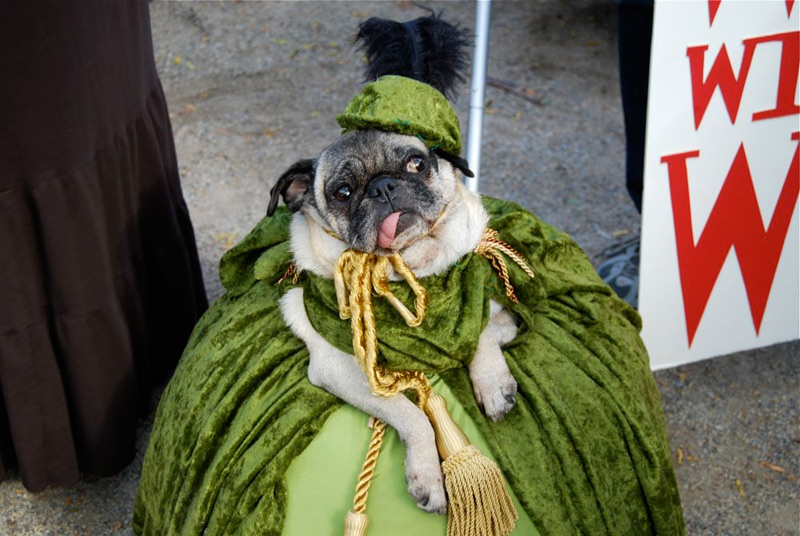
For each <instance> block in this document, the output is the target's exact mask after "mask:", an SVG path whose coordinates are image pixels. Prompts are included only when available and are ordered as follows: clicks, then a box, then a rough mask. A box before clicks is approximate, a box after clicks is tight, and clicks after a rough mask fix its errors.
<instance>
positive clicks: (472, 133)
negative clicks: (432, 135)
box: [467, 0, 492, 192]
mask: <svg viewBox="0 0 800 536" xmlns="http://www.w3.org/2000/svg"><path fill="white" fill-rule="evenodd" d="M476 7H477V9H476V12H475V51H474V54H473V56H472V84H471V89H470V95H469V131H468V132H467V162H469V168H470V169H471V170H472V171H473V173H475V176H474V177H472V178H470V177H467V188H469V189H470V190H472V191H473V192H477V191H478V180H479V179H480V174H481V132H482V130H483V103H484V101H485V100H486V99H485V93H486V60H487V59H488V56H489V19H490V18H491V12H492V0H477V6H476Z"/></svg>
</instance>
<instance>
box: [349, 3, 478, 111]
mask: <svg viewBox="0 0 800 536" xmlns="http://www.w3.org/2000/svg"><path fill="white" fill-rule="evenodd" d="M356 40H357V42H358V44H359V46H360V48H361V49H362V50H364V52H366V54H367V60H368V62H369V64H368V66H367V80H368V81H371V80H377V79H378V78H380V77H381V76H385V75H389V74H394V75H399V76H405V77H408V78H413V79H415V80H418V81H420V82H424V83H426V84H429V85H431V86H433V87H435V88H436V89H438V90H439V91H441V92H442V93H443V94H444V95H445V97H447V98H452V97H453V96H454V94H455V89H456V87H457V86H458V84H459V83H460V82H464V81H465V80H466V78H465V76H464V72H465V71H466V68H467V65H468V64H469V57H468V56H467V53H466V51H465V50H464V49H465V48H466V47H467V46H468V45H469V44H470V39H469V34H468V32H467V30H465V29H462V28H459V27H458V26H454V25H452V24H450V23H448V22H445V21H444V20H442V19H440V18H439V17H438V16H437V15H436V14H435V13H432V14H431V15H429V16H427V17H421V18H418V19H416V20H413V21H410V22H406V23H400V22H395V21H392V20H387V19H381V18H378V17H372V18H371V19H368V20H366V21H364V22H362V23H361V26H359V30H358V35H357V36H356Z"/></svg>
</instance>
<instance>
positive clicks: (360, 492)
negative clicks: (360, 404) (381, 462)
mask: <svg viewBox="0 0 800 536" xmlns="http://www.w3.org/2000/svg"><path fill="white" fill-rule="evenodd" d="M372 421H373V424H372V439H371V440H370V442H369V448H368V449H367V456H366V459H365V460H364V465H363V466H362V467H361V473H360V474H359V475H358V482H357V483H356V496H355V498H354V499H353V511H354V512H358V513H360V514H363V513H364V511H366V509H367V495H369V485H370V484H371V483H372V475H374V474H375V465H376V464H377V463H378V454H380V451H381V443H382V442H383V435H384V434H385V433H386V423H385V422H383V421H381V420H378V419H372Z"/></svg>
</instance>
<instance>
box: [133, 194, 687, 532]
mask: <svg viewBox="0 0 800 536" xmlns="http://www.w3.org/2000/svg"><path fill="white" fill-rule="evenodd" d="M484 205H485V206H486V208H487V209H488V210H489V212H490V214H491V216H492V219H491V221H490V224H489V226H490V227H491V228H493V229H495V230H497V231H498V232H499V233H500V237H501V238H502V239H503V240H504V241H506V242H507V243H509V244H510V245H511V246H513V247H514V248H516V249H517V250H518V251H520V252H522V253H523V254H524V255H525V256H526V257H527V258H528V259H529V260H530V263H531V266H532V267H533V270H534V272H535V273H536V278H535V279H533V280H530V279H528V278H527V276H526V275H525V274H524V273H523V272H522V271H521V270H520V269H519V268H517V267H516V266H515V265H513V263H511V262H509V267H510V268H509V269H510V271H511V279H512V282H513V284H514V287H515V290H516V293H517V296H518V297H519V299H520V303H521V305H514V304H512V303H510V302H509V301H508V300H507V299H506V298H505V294H504V292H503V290H502V285H501V283H500V281H499V279H498V277H497V276H496V274H495V273H494V272H493V271H492V268H491V265H490V263H489V261H487V260H486V259H484V258H483V257H480V256H478V255H475V254H470V255H467V256H466V257H464V258H463V259H462V260H461V261H459V262H458V263H456V264H455V265H454V266H453V267H452V268H451V269H449V270H448V271H447V273H445V274H443V275H439V276H432V277H427V278H423V279H422V280H421V282H422V284H423V285H424V286H425V287H426V289H427V290H428V292H429V294H430V303H429V308H428V312H427V315H426V319H425V322H424V323H423V325H422V326H420V327H419V328H409V327H407V326H406V325H405V324H404V323H403V322H402V321H401V319H400V318H399V316H398V315H397V313H396V312H395V311H394V309H392V308H391V307H390V306H389V305H388V304H386V303H384V302H383V300H381V299H379V298H375V299H374V300H373V303H374V306H375V312H376V321H377V325H378V338H379V346H380V353H381V356H382V359H383V361H384V364H385V365H387V366H389V367H392V368H399V369H421V370H424V371H425V372H427V373H436V374H438V376H439V377H440V378H441V379H442V380H443V381H444V382H445V383H446V384H447V386H448V387H449V388H450V390H451V391H452V392H453V393H454V394H455V396H456V397H457V398H458V401H459V402H460V404H461V406H463V408H464V410H465V411H466V412H467V413H468V414H469V416H470V417H471V418H472V419H473V420H474V421H475V423H476V424H477V426H478V428H479V429H480V432H481V433H482V434H483V436H484V437H485V439H486V441H487V443H488V444H489V445H490V448H491V450H492V455H493V456H494V458H495V459H496V460H497V461H498V463H499V465H500V467H501V468H502V469H503V472H504V474H505V476H506V479H507V481H508V483H509V485H510V486H511V488H512V489H513V492H514V494H515V495H516V497H517V499H519V501H520V503H521V505H522V507H523V508H524V510H525V513H526V514H527V516H528V517H529V518H530V519H531V520H532V521H533V523H534V524H535V525H536V527H537V529H538V530H539V532H540V533H541V534H548V535H549V534H555V535H572V534H591V535H601V534H609V535H620V534H683V533H684V528H683V516H682V512H681V507H680V501H679V497H678V490H677V486H676V483H675V478H674V473H673V469H672V464H671V456H670V450H669V445H668V442H667V436H666V430H665V424H664V418H663V413H662V408H661V401H660V398H659V394H658V391H657V389H656V386H655V382H654V380H653V377H652V374H651V372H650V369H649V362H648V357H647V353H646V351H645V349H644V347H643V345H642V342H641V340H640V338H639V335H638V331H639V328H640V319H639V316H638V315H637V313H636V312H635V311H634V310H633V309H631V308H630V307H628V305H627V304H626V303H625V302H623V301H622V300H620V299H619V298H617V297H616V296H615V295H614V293H613V291H611V290H610V289H609V288H608V287H607V286H606V285H605V284H604V283H603V282H602V281H601V280H600V279H599V278H598V276H597V275H596V273H595V271H594V269H593V267H592V265H591V263H590V262H589V260H588V259H587V258H586V256H585V255H584V254H583V252H582V251H581V250H580V249H579V248H578V246H577V245H576V244H575V243H574V242H573V241H572V240H570V238H569V237H568V236H567V235H565V234H563V233H561V232H558V231H556V230H554V229H553V228H551V227H549V226H548V225H546V224H544V223H543V222H541V221H540V220H538V219H537V218H536V217H535V216H533V215H532V214H530V213H529V212H527V211H525V210H524V209H522V208H520V207H519V206H517V205H514V204H512V203H506V202H502V201H499V200H494V199H489V198H484ZM290 218H291V215H290V214H289V213H288V211H286V210H280V211H278V213H276V214H275V215H274V216H273V217H272V218H266V219H264V220H262V221H261V222H260V223H259V224H258V226H257V227H256V228H255V229H254V230H253V231H252V232H251V233H250V234H249V235H248V236H247V237H246V238H245V239H244V240H243V241H242V242H241V243H240V244H239V245H237V246H236V247H235V248H234V249H232V250H231V251H229V252H228V253H227V254H226V255H225V256H224V258H223V259H222V262H221V265H220V276H221V279H222V282H223V284H224V285H225V287H226V288H227V290H228V292H227V294H226V295H225V296H223V297H222V298H220V299H219V300H218V301H217V302H216V304H214V306H213V307H212V308H211V309H210V310H209V311H208V312H207V313H206V314H205V315H204V316H203V318H202V319H201V320H200V322H199V323H198V325H197V327H196V328H195V331H194V333H193V334H192V337H191V339H190V341H189V343H188V346H187V348H186V351H185V353H184V355H183V357H182V360H181V363H180V365H179V367H178V370H177V371H176V373H175V376H174V378H173V379H172V381H171V383H170V384H169V386H168V387H167V389H166V391H165V392H164V396H163V398H162V401H161V403H160V405H159V408H158V412H157V414H156V421H155V424H154V427H153V433H152V436H151V439H150V445H149V447H148V450H147V453H146V456H145V460H144V466H143V469H142V477H141V483H140V488H139V493H138V497H137V503H136V508H135V513H134V529H135V530H136V531H137V533H139V534H143V535H151V534H152V535H154V534H159V535H160V534H191V535H194V534H234V533H235V534H280V532H281V529H282V526H283V522H284V510H285V505H286V501H287V497H286V482H285V478H284V477H285V473H286V470H287V468H288V466H289V465H290V463H291V461H292V460H293V459H294V458H295V457H296V456H298V454H300V453H301V452H302V451H303V450H304V449H305V448H306V447H307V446H308V445H309V443H310V442H311V441H312V440H313V439H314V437H315V435H316V434H317V432H318V431H319V430H320V428H321V427H322V426H323V424H324V423H325V421H326V419H327V418H328V417H329V416H330V415H331V414H332V413H333V412H334V411H336V410H337V408H339V406H340V405H341V404H342V402H341V401H339V400H338V399H336V398H335V397H333V396H332V395H330V394H328V393H326V392H324V391H322V390H320V389H318V388H316V387H314V386H312V385H311V384H310V383H309V382H308V380H307V377H306V373H307V365H308V352H307V350H306V349H305V347H304V345H303V343H302V342H301V341H299V340H298V339H297V338H295V337H294V336H293V335H292V334H291V332H290V331H289V330H288V329H287V328H286V326H285V325H284V322H283V319H282V317H281V313H280V309H279V307H278V299H279V297H280V296H281V295H282V294H283V293H284V292H285V291H286V290H287V289H288V288H291V286H292V284H291V283H290V282H288V281H284V282H282V283H279V282H278V281H279V279H280V278H281V276H282V275H283V274H284V273H285V272H286V270H287V268H288V267H289V264H290V262H291V254H290V251H289V244H288V229H289V221H290ZM298 285H301V286H303V288H304V296H305V305H306V310H307V313H308V315H309V319H310V320H311V322H312V324H313V325H314V327H315V329H316V330H317V331H318V332H319V333H320V334H322V335H323V336H324V337H325V338H326V339H327V340H328V341H329V342H331V343H332V344H333V345H334V346H336V347H338V348H340V349H342V350H345V351H348V352H350V351H352V347H351V340H350V326H349V321H345V320H341V319H340V318H339V316H338V306H337V304H336V298H335V292H334V289H333V284H332V282H331V281H329V280H325V279H322V278H320V277H316V276H313V275H310V274H303V275H302V276H301V278H300V280H299V281H298ZM392 288H393V291H394V292H395V294H397V296H398V297H400V298H401V299H404V301H405V302H406V303H412V302H413V299H412V297H411V296H410V291H409V290H408V288H407V287H406V286H405V284H400V283H397V284H393V287H392ZM490 299H494V300H497V301H499V302H500V303H502V304H503V305H504V306H505V307H506V308H508V309H509V310H511V311H512V312H513V313H514V314H515V315H516V317H517V318H518V320H519V322H520V329H519V332H518V335H517V337H516V338H515V339H514V340H513V341H512V342H510V343H509V344H508V345H506V346H505V347H504V353H505V355H506V359H507V362H508V364H509V367H510V369H511V372H512V374H513V375H514V377H515V378H516V380H517V382H518V384H519V393H518V395H517V399H516V405H515V406H514V408H513V410H512V411H511V412H510V413H509V414H508V415H506V417H505V418H504V419H503V420H501V421H500V422H497V423H493V422H491V421H489V420H488V419H487V418H486V417H485V416H483V414H482V413H481V411H480V409H479V408H478V407H477V406H476V403H475V400H474V397H473V394H472V387H471V384H470V380H469V374H468V371H467V368H466V365H467V364H468V363H469V360H470V359H471V358H472V356H473V355H474V352H475V348H476V345H477V340H478V336H479V334H480V332H481V330H482V329H483V328H484V327H485V325H486V323H487V321H488V314H489V300H490ZM354 471H358V468H354ZM343 500H344V501H348V500H351V498H350V497H346V498H343ZM204 531H205V532H204Z"/></svg>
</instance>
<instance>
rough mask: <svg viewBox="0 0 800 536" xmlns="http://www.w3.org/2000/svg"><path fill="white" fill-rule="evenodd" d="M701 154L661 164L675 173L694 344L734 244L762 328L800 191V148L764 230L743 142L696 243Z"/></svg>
mask: <svg viewBox="0 0 800 536" xmlns="http://www.w3.org/2000/svg"><path fill="white" fill-rule="evenodd" d="M798 134H800V133H798V132H794V133H792V139H793V140H798V139H800V137H799V136H798ZM698 156H700V151H692V152H687V153H680V154H674V155H668V156H664V157H662V158H661V162H662V163H666V164H667V170H668V173H669V188H670V195H671V197H672V214H673V221H674V224H675V240H676V242H677V248H678V268H679V272H680V278H681V291H682V293H683V307H684V311H685V313H686V330H687V332H688V334H689V345H690V346H691V344H692V340H693V339H694V335H695V333H696V331H697V326H698V325H699V324H700V319H701V318H702V316H703V311H704V310H705V308H706V304H707V303H708V298H709V296H710V295H711V290H712V289H713V288H714V285H715V283H716V281H717V277H718V276H719V273H720V270H722V265H723V263H724V262H725V258H726V257H727V256H728V252H729V251H730V249H731V248H735V250H736V257H737V259H738V260H739V267H740V269H741V271H742V278H743V279H744V285H745V290H746V291H747V299H748V301H749V303H750V314H751V315H752V317H753V324H754V325H755V328H756V333H758V332H759V330H760V329H761V320H762V318H763V317H764V310H765V309H766V307H767V299H768V298H769V293H770V289H771V288H772V281H773V279H774V277H775V271H776V269H777V267H778V261H779V260H780V258H781V252H782V251H783V245H784V242H785V241H786V233H787V232H788V230H789V224H790V223H791V220H792V214H793V213H794V207H795V204H796V203H797V197H798V192H799V191H800V146H799V147H798V148H797V149H796V150H795V153H794V158H793V159H792V163H791V165H790V166H789V172H788V173H787V175H786V179H785V180H784V183H783V188H782V189H781V193H780V196H779V197H778V202H777V204H776V206H775V211H774V213H773V215H772V221H770V223H769V226H768V228H767V229H764V224H763V222H762V219H761V212H760V210H759V207H758V201H757V199H756V193H755V189H754V188H753V179H752V177H751V175H750V166H749V165H748V163H747V155H746V154H745V151H744V145H740V146H739V151H738V152H737V153H736V157H735V158H734V160H733V164H732V165H731V168H730V171H729V172H728V176H727V177H726V178H725V183H724V184H723V185H722V190H721V191H720V193H719V197H717V200H716V202H715V203H714V208H713V209H712V210H711V214H710V215H709V217H708V221H707V223H706V226H705V228H704V229H703V231H702V234H701V235H700V239H699V240H698V241H697V244H696V245H695V241H694V230H693V229H692V216H691V209H690V202H689V177H688V172H687V166H686V160H687V159H689V158H695V157H698Z"/></svg>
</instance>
